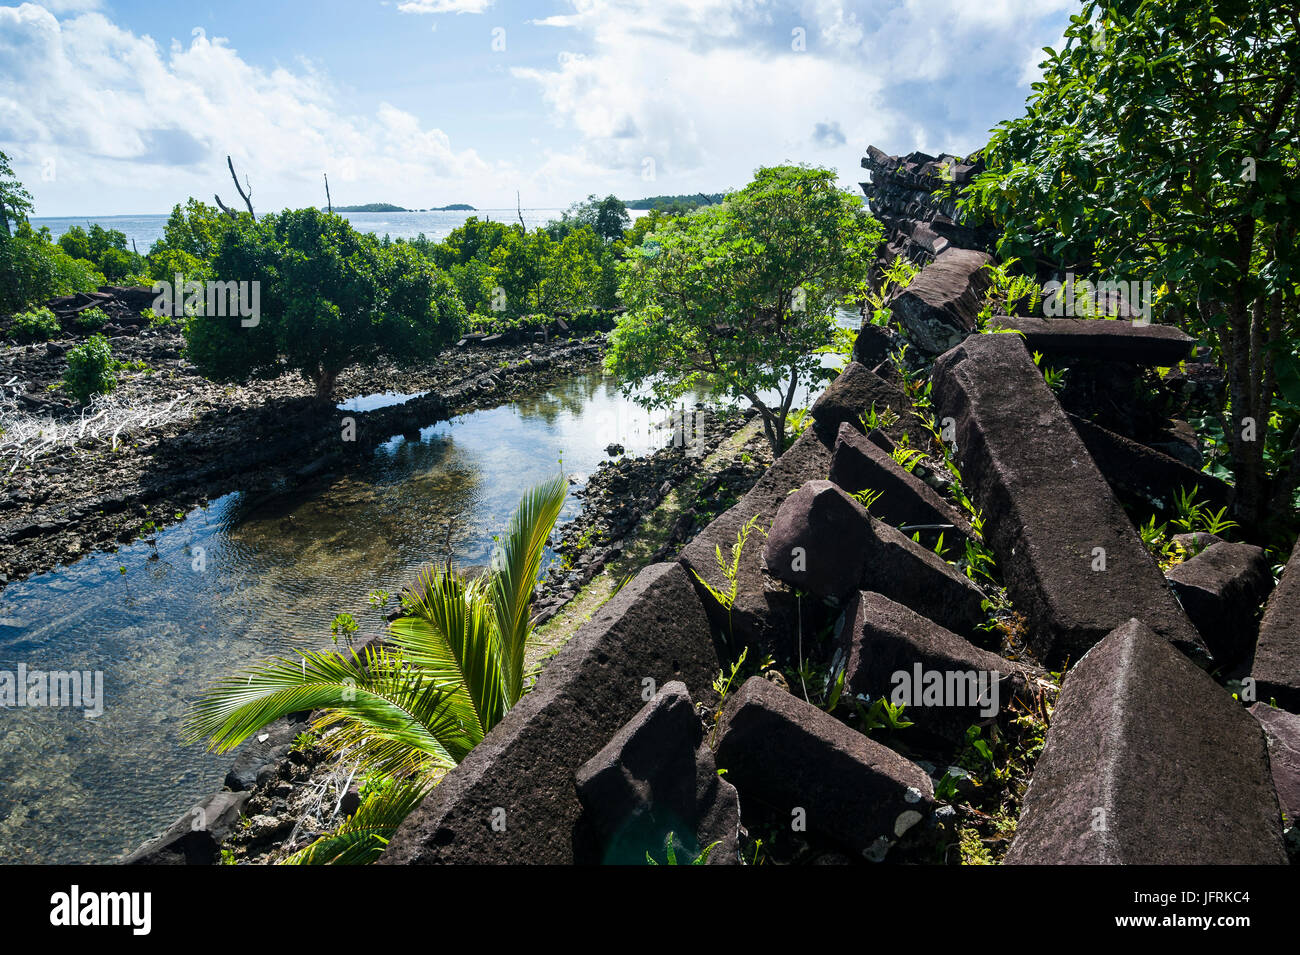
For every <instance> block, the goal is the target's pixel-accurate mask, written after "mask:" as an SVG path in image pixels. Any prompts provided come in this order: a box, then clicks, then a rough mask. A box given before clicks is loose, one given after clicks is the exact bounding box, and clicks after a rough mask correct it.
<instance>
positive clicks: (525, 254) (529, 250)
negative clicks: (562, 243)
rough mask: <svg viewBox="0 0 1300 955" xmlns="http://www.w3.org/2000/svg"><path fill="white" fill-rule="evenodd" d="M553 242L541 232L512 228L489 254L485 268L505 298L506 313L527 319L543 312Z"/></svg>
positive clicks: (538, 230)
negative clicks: (488, 268) (530, 315)
mask: <svg viewBox="0 0 1300 955" xmlns="http://www.w3.org/2000/svg"><path fill="white" fill-rule="evenodd" d="M555 245H556V243H555V241H554V240H553V239H552V238H551V237H550V236H549V235H548V234H547V233H546V232H545V231H543V230H542V229H534V230H533V231H532V232H525V231H524V229H523V228H522V227H520V226H514V227H512V228H511V229H510V230H509V231H508V232H507V233H506V234H505V238H504V241H502V243H501V244H500V245H498V246H497V247H496V248H495V249H493V250H492V254H491V255H490V256H489V258H488V264H489V265H490V266H491V267H492V274H493V276H494V277H495V279H496V287H499V288H500V289H501V290H502V291H503V292H504V293H505V297H506V303H505V304H506V311H508V312H509V313H510V314H511V315H527V314H530V313H532V312H542V311H545V310H546V289H545V284H546V281H547V278H548V275H547V271H548V265H549V262H550V258H551V255H552V253H553V252H554V251H555Z"/></svg>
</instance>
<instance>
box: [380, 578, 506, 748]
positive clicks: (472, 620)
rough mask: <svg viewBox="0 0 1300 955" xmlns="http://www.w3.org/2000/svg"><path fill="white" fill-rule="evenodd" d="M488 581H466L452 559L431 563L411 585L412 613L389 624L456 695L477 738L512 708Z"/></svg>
mask: <svg viewBox="0 0 1300 955" xmlns="http://www.w3.org/2000/svg"><path fill="white" fill-rule="evenodd" d="M488 586H489V585H488V584H486V583H484V582H480V581H472V582H470V583H468V584H467V583H466V582H465V581H464V580H463V579H462V578H461V577H460V575H459V574H457V573H456V571H455V568H454V567H453V566H452V565H451V564H450V562H449V563H447V564H446V565H445V566H444V567H443V568H442V569H441V570H436V569H434V568H426V569H425V570H423V571H421V573H420V575H419V578H418V579H417V581H416V585H415V586H414V587H413V588H411V589H410V590H408V600H407V607H408V608H409V609H410V611H411V612H410V614H408V615H407V616H405V617H400V618H398V619H397V620H394V621H393V623H392V625H391V627H390V629H391V631H392V633H393V637H394V639H395V640H396V642H397V643H398V645H399V646H400V647H401V648H402V651H403V654H404V655H405V657H406V659H407V660H409V661H410V662H411V663H412V664H414V665H415V666H416V667H418V668H419V669H420V670H421V671H422V672H423V673H425V674H427V675H428V677H429V678H430V679H431V680H432V681H433V682H434V683H436V684H437V685H439V686H441V687H443V688H445V689H446V690H447V692H448V693H450V694H452V697H453V699H454V700H455V704H456V706H457V709H458V710H460V711H463V713H464V714H465V715H466V717H467V725H466V727H465V731H466V733H468V734H469V735H470V736H471V737H473V739H474V741H475V742H476V743H477V742H478V741H479V740H481V739H482V738H483V736H484V734H485V733H486V732H487V731H488V730H489V729H491V728H492V727H493V726H495V725H496V724H497V722H498V721H500V719H501V717H502V716H503V715H504V714H505V711H506V709H507V708H508V707H507V704H506V696H505V694H506V684H505V676H504V674H503V672H502V666H501V654H500V650H499V646H498V644H499V637H498V636H497V634H496V632H495V630H494V628H493V615H492V609H491V606H490V600H489V596H488ZM471 716H472V722H469V721H468V718H469V717H471Z"/></svg>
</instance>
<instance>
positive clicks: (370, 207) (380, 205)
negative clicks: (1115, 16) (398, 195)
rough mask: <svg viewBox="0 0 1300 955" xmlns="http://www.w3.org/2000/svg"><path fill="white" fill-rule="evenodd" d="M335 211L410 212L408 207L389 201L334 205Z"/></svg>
mask: <svg viewBox="0 0 1300 955" xmlns="http://www.w3.org/2000/svg"><path fill="white" fill-rule="evenodd" d="M334 211H335V212H410V211H411V210H410V209H403V208H402V207H401V206H395V205H393V204H392V203H391V202H367V203H366V204H365V205H363V206H335V207H334Z"/></svg>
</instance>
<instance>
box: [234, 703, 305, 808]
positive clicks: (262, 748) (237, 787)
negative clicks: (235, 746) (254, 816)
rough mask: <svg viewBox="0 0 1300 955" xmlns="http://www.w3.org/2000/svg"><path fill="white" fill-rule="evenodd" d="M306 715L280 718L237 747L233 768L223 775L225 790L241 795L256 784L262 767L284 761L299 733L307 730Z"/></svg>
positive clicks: (295, 714) (293, 714) (290, 715)
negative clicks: (237, 752)
mask: <svg viewBox="0 0 1300 955" xmlns="http://www.w3.org/2000/svg"><path fill="white" fill-rule="evenodd" d="M307 715H308V714H306V713H291V714H289V715H288V716H285V717H282V718H280V719H278V720H276V721H275V722H274V723H272V724H271V725H270V726H268V727H267V728H266V729H265V730H263V731H262V732H261V733H258V734H257V735H256V736H254V737H253V738H252V739H250V740H248V741H247V742H245V743H244V744H243V745H242V746H240V747H239V754H238V755H237V756H236V757H235V763H234V765H233V766H231V767H230V772H228V773H226V788H227V789H230V790H233V791H234V792H243V791H244V790H246V789H252V788H253V787H254V786H255V785H257V777H258V774H259V773H260V772H261V771H262V769H263V767H265V766H269V765H271V764H273V763H277V762H279V761H280V760H281V759H283V758H284V757H285V755H286V754H287V753H288V752H289V748H290V747H291V746H292V745H293V741H294V740H295V739H296V738H297V737H298V734H299V733H303V732H306V731H307V730H308V729H310V726H309V724H308V722H307ZM263 736H265V737H266V739H262V737H263Z"/></svg>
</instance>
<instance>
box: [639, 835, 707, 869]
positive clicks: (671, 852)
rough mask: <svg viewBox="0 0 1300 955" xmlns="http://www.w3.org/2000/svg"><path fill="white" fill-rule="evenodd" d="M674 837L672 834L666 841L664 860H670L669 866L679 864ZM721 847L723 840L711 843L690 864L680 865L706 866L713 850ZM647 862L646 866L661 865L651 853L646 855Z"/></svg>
mask: <svg viewBox="0 0 1300 955" xmlns="http://www.w3.org/2000/svg"><path fill="white" fill-rule="evenodd" d="M673 835H674V834H673V833H671V832H670V833H668V838H667V839H665V840H664V858H665V859H667V860H668V861H667V863H666V864H667V865H678V864H679V863H678V861H677V847H676V846H674V845H673ZM720 845H722V840H721V839H719V840H718V841H717V842H713V843H710V844H709V845H707V846H705V847H704V848H703V849H702V850H701V851H700V854H699V855H698V856H696V857H695V858H694V859H691V860H690V861H689V862H686V863H680V864H684V865H704V864H705V863H707V862H708V861H709V856H710V855H711V854H712V853H713V850H714V849H716V848H717V847H718V846H720ZM645 861H646V865H659V860H658V859H656V858H655V857H654V856H652V855H651V854H650V853H649V852H647V853H646V854H645Z"/></svg>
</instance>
